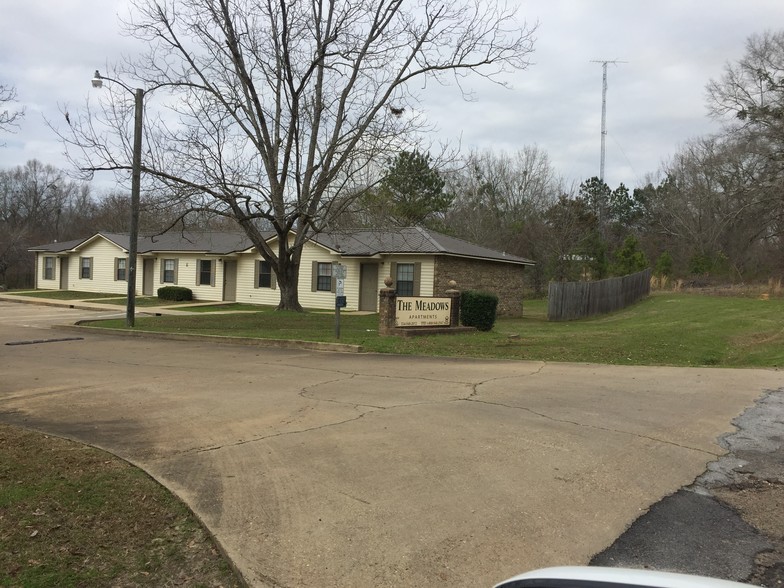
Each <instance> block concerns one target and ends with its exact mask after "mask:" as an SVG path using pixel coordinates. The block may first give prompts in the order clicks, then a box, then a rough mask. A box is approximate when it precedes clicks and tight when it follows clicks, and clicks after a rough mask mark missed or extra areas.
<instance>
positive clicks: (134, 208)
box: [125, 88, 144, 328]
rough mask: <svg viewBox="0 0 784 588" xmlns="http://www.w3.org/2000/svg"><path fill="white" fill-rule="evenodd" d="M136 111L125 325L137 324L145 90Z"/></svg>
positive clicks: (139, 94)
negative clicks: (137, 263)
mask: <svg viewBox="0 0 784 588" xmlns="http://www.w3.org/2000/svg"><path fill="white" fill-rule="evenodd" d="M133 98H134V103H135V110H134V118H133V172H132V175H131V235H130V243H129V245H128V305H127V307H126V309H125V325H126V326H127V327H131V328H132V327H133V326H134V325H135V324H136V257H137V251H138V247H139V206H140V203H139V200H140V196H139V194H140V192H141V179H142V120H143V117H144V90H142V89H141V88H136V90H135V91H134V93H133Z"/></svg>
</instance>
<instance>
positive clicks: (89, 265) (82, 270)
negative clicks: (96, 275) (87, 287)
mask: <svg viewBox="0 0 784 588" xmlns="http://www.w3.org/2000/svg"><path fill="white" fill-rule="evenodd" d="M79 277H80V278H81V279H83V280H92V279H93V258H92V257H80V258H79Z"/></svg>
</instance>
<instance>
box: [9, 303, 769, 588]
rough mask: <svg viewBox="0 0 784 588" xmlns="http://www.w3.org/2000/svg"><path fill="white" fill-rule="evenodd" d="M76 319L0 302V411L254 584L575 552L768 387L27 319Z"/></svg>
mask: <svg viewBox="0 0 784 588" xmlns="http://www.w3.org/2000/svg"><path fill="white" fill-rule="evenodd" d="M84 314H89V313H86V312H85V311H76V310H66V309H49V308H39V307H33V306H28V305H21V304H9V303H4V302H0V421H2V422H6V423H11V424H18V425H22V426H27V427H31V428H35V429H40V430H43V431H47V432H50V433H54V434H58V435H63V436H66V437H70V438H73V439H76V440H79V441H82V442H85V443H89V444H92V445H96V446H98V447H102V448H104V449H107V450H109V451H111V452H113V453H115V454H117V455H119V456H121V457H124V458H126V459H128V460H130V461H132V462H134V463H136V464H137V465H139V466H141V467H143V468H144V469H145V470H147V471H148V472H149V473H150V474H152V475H153V476H155V477H156V478H157V479H159V480H160V481H161V482H163V483H164V484H165V485H166V486H168V487H169V488H170V489H172V490H173V491H174V492H176V493H177V494H178V495H180V496H181V497H182V498H183V499H184V500H185V501H186V502H187V503H188V504H189V505H190V506H191V507H192V508H193V510H194V511H195V512H196V513H197V514H198V515H199V516H200V517H201V518H202V520H203V521H204V522H205V523H206V525H207V526H208V527H209V528H210V529H211V531H212V532H213V533H214V534H215V536H216V537H217V539H218V541H219V542H220V543H221V544H222V546H223V547H224V548H225V550H226V551H227V553H228V554H229V556H230V557H231V558H232V559H233V560H234V562H235V563H236V565H237V566H238V568H239V569H240V570H241V572H242V573H243V575H244V576H245V578H246V579H247V581H248V582H249V583H250V584H251V585H255V586H291V587H293V586H367V585H386V586H433V585H443V584H450V585H453V586H489V585H492V584H493V583H494V582H497V581H500V580H502V579H504V578H506V577H508V576H511V575H513V574H515V573H519V572H522V571H525V570H528V569H531V568H535V567H540V566H547V565H557V564H581V563H586V562H587V561H588V560H589V559H590V557H591V555H593V554H595V553H597V552H598V551H600V550H602V549H604V548H605V547H607V546H608V545H610V544H611V543H612V542H613V541H614V540H615V538H616V537H618V536H619V535H620V534H621V533H622V532H623V531H624V529H625V528H626V527H627V526H628V525H629V524H630V523H631V522H633V521H634V520H635V519H636V518H637V517H638V516H640V514H642V513H643V512H644V511H645V510H646V509H647V508H648V507H649V506H650V505H651V504H653V503H655V502H656V501H658V500H659V499H660V498H662V497H663V496H665V495H668V494H670V493H673V492H675V491H676V490H678V489H679V488H681V487H682V486H684V485H686V484H689V483H691V482H692V481H693V480H694V479H695V477H697V476H698V475H700V474H701V473H702V472H703V471H704V470H705V465H706V463H707V462H709V461H712V460H714V459H715V458H716V456H717V455H719V454H721V453H722V450H721V449H720V447H719V446H718V445H717V443H716V439H717V437H718V436H719V435H721V434H722V433H725V432H727V431H730V430H732V427H731V425H730V421H731V420H732V418H733V417H735V416H737V415H738V414H740V413H741V412H742V411H743V410H744V409H745V408H746V407H748V406H750V405H751V404H753V402H754V400H755V399H756V398H757V397H759V396H760V395H761V394H762V393H763V392H764V391H765V390H767V389H774V388H779V387H781V385H782V384H781V382H782V378H781V374H780V373H777V372H775V371H767V370H721V369H677V368H641V367H608V366H598V365H585V364H581V365H577V364H545V363H534V362H526V363H522V362H507V361H474V360H456V359H434V358H418V357H393V356H381V355H351V354H345V355H344V354H333V353H318V352H306V351H292V350H271V349H260V348H254V347H244V346H232V345H221V344H213V343H205V342H179V341H178V342H173V341H164V340H156V339H135V338H134V339H127V338H122V337H116V336H109V335H101V334H95V333H92V332H90V333H84V334H81V333H73V332H66V331H49V330H47V329H48V325H49V324H51V323H52V322H73V320H75V319H76V318H77V317H79V316H83V315H84ZM74 335H80V336H83V337H84V339H83V340H79V341H63V342H49V343H38V344H29V345H6V343H8V342H23V341H25V340H34V339H35V340H40V339H45V338H57V337H72V336H74Z"/></svg>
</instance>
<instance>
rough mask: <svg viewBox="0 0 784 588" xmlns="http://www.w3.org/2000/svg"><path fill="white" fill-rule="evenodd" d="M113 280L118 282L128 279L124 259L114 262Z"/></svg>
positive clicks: (126, 262)
mask: <svg viewBox="0 0 784 588" xmlns="http://www.w3.org/2000/svg"><path fill="white" fill-rule="evenodd" d="M114 279H115V280H116V281H118V282H124V281H125V280H127V279H128V260H127V259H126V258H125V257H118V258H117V259H115V260H114Z"/></svg>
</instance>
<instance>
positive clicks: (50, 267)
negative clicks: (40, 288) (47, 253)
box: [44, 257, 54, 280]
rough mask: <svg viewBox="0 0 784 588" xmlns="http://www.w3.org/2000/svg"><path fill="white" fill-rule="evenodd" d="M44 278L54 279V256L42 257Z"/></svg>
mask: <svg viewBox="0 0 784 588" xmlns="http://www.w3.org/2000/svg"><path fill="white" fill-rule="evenodd" d="M44 280H54V257H44Z"/></svg>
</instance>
